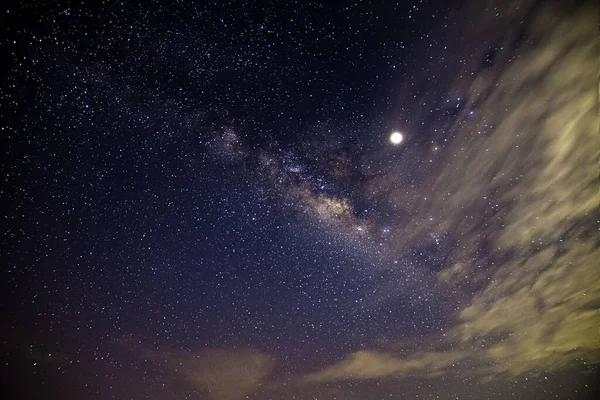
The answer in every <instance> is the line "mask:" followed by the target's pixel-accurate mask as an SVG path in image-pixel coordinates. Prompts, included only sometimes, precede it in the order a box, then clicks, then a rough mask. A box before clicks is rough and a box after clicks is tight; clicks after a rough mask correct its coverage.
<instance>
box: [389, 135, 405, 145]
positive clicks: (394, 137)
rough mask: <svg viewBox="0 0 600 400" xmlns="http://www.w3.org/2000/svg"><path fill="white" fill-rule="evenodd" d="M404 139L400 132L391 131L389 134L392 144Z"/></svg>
mask: <svg viewBox="0 0 600 400" xmlns="http://www.w3.org/2000/svg"><path fill="white" fill-rule="evenodd" d="M402 140H404V137H403V136H402V134H401V133H400V132H392V134H391V135H390V142H391V143H392V144H394V145H396V144H400V143H401V142H402Z"/></svg>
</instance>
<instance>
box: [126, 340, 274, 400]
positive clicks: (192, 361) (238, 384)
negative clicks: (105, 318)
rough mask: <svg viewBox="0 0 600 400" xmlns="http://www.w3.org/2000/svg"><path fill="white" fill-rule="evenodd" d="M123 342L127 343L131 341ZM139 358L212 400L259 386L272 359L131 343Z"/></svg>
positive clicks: (230, 399) (249, 352) (253, 353)
mask: <svg viewBox="0 0 600 400" xmlns="http://www.w3.org/2000/svg"><path fill="white" fill-rule="evenodd" d="M123 343H129V344H131V343H132V342H131V340H124V341H123ZM129 347H133V348H134V349H137V351H138V353H139V356H141V357H143V358H146V359H149V360H151V361H153V362H154V363H156V364H158V365H161V366H162V367H167V368H168V369H170V370H171V371H172V372H175V373H176V374H178V375H180V376H181V377H182V378H183V379H185V380H186V381H187V382H188V383H189V384H191V385H192V386H194V387H197V388H201V389H203V390H204V391H206V392H207V393H208V395H209V397H210V398H212V399H215V400H237V399H242V398H244V397H245V396H246V395H248V394H250V393H252V392H253V391H254V390H256V389H257V388H258V387H259V386H261V385H262V383H263V381H264V380H265V378H266V377H267V376H268V375H269V374H270V373H271V371H272V370H273V367H274V366H275V359H274V358H272V357H270V356H269V355H267V354H265V353H263V352H260V351H257V350H253V349H245V348H244V349H231V348H229V349H206V350H202V351H197V352H186V351H169V350H149V349H145V348H143V346H140V345H139V344H134V345H133V346H129Z"/></svg>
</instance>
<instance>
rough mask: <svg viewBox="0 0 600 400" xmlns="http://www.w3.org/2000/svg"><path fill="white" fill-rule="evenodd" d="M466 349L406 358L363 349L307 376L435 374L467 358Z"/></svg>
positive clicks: (336, 378) (341, 377)
mask: <svg viewBox="0 0 600 400" xmlns="http://www.w3.org/2000/svg"><path fill="white" fill-rule="evenodd" d="M465 356H466V354H465V353H463V352H458V351H457V352H426V353H418V354H413V355H412V356H411V357H410V358H406V359H402V358H398V357H394V356H392V355H390V354H386V353H382V352H377V351H369V350H363V351H358V352H356V353H353V354H351V355H349V356H348V357H346V358H345V359H343V360H342V361H340V362H339V363H337V364H334V365H332V366H330V367H327V368H325V369H323V370H321V371H318V372H315V373H312V374H308V375H306V376H305V378H304V379H305V381H307V382H328V381H341V380H364V379H377V378H388V377H395V376H400V375H410V374H413V373H419V374H423V371H426V372H427V373H429V374H433V375H435V374H436V373H437V372H438V371H440V370H441V369H444V368H448V367H450V366H452V365H453V364H455V363H457V362H459V361H460V360H462V359H464V358H465Z"/></svg>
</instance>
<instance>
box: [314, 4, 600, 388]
mask: <svg viewBox="0 0 600 400" xmlns="http://www.w3.org/2000/svg"><path fill="white" fill-rule="evenodd" d="M597 15H598V13H597V6H594V5H581V6H579V7H575V6H573V7H570V6H567V5H557V4H546V5H545V6H544V7H543V8H541V9H540V10H538V11H537V12H536V15H535V17H534V19H533V23H532V24H531V26H530V27H529V29H528V33H527V34H526V36H525V38H524V40H523V41H522V43H523V44H522V46H521V48H520V50H519V51H518V52H517V54H516V55H515V56H514V57H513V58H512V60H511V61H510V62H508V61H507V62H505V63H500V64H499V65H497V66H495V67H494V68H491V69H486V70H481V71H480V72H479V73H478V74H475V75H473V77H472V78H471V81H470V83H469V84H466V82H465V79H461V80H459V81H457V82H456V85H457V88H456V90H459V89H458V87H460V90H461V91H463V92H464V93H466V94H465V96H464V98H465V102H466V103H467V104H468V105H469V106H468V107H465V111H464V113H462V114H461V115H459V116H458V117H457V120H456V122H455V124H454V125H453V126H452V127H450V128H449V130H450V131H451V132H453V133H454V134H455V135H456V136H455V138H454V139H453V141H452V143H451V144H449V145H448V146H447V148H445V149H444V155H443V156H442V157H445V158H444V159H443V162H442V163H441V165H442V167H440V169H439V174H438V175H437V176H436V177H435V178H434V179H433V180H431V181H429V182H426V183H425V184H424V185H423V186H422V187H421V189H420V190H421V192H422V193H433V195H431V194H429V195H427V196H423V197H427V201H424V200H423V198H419V199H417V200H415V201H413V202H412V203H410V202H409V203H408V204H407V203H406V196H403V195H402V193H401V192H400V191H398V189H395V187H396V186H395V185H394V183H393V182H392V180H393V176H388V177H386V178H382V179H381V180H380V181H378V182H377V183H376V184H375V187H376V189H377V190H379V191H380V192H382V193H385V192H386V191H388V192H389V191H390V190H391V193H392V196H389V197H391V198H394V197H398V198H399V199H402V200H401V203H398V208H399V209H409V210H410V212H409V213H410V214H411V215H415V216H417V217H415V218H414V221H417V223H415V224H414V225H411V226H406V227H404V229H402V230H400V229H399V230H398V231H399V232H401V236H402V237H398V238H396V240H395V242H394V243H395V245H396V248H395V250H396V251H398V252H402V251H403V250H406V249H409V248H410V247H411V246H412V245H414V243H416V242H417V241H418V240H421V239H422V238H426V237H427V236H428V235H430V234H431V232H440V233H441V232H453V234H454V236H455V238H456V242H457V245H456V247H455V249H454V251H453V252H452V254H451V256H450V257H449V259H450V262H449V263H448V266H447V268H446V269H444V270H443V271H441V272H440V273H439V275H438V278H439V279H438V282H439V283H440V284H442V285H445V286H446V287H448V288H449V289H450V290H454V291H462V293H463V296H464V297H465V299H466V300H465V303H466V305H465V306H464V307H462V308H461V309H460V310H459V311H458V313H457V314H456V315H455V317H454V323H453V324H452V325H451V326H450V327H449V329H448V330H447V333H448V334H447V336H446V338H445V339H444V340H445V342H446V346H447V348H446V350H440V351H435V352H431V351H429V352H428V351H426V352H422V351H417V352H414V353H412V354H410V355H408V356H403V357H399V356H397V353H396V352H395V351H393V350H388V351H360V352H357V353H354V354H351V355H349V356H347V357H346V358H344V359H343V360H342V361H340V362H338V363H336V364H333V365H331V366H328V367H325V368H324V369H322V370H320V371H317V372H314V373H312V374H309V375H307V376H306V379H307V380H309V381H317V382H323V381H336V380H347V379H352V380H360V379H375V378H392V377H396V376H399V375H407V374H408V375H410V374H416V373H421V374H430V373H432V372H437V373H444V372H447V371H449V370H450V367H451V366H452V365H453V364H455V363H456V362H459V361H460V362H467V363H474V365H478V366H479V368H480V371H485V373H486V374H488V375H491V376H499V375H504V374H513V375H515V374H521V373H525V372H530V371H535V370H539V369H543V370H545V371H555V370H560V369H563V368H568V367H571V366H573V365H577V364H581V363H582V362H587V363H598V362H600V309H599V307H600V269H599V268H598V260H599V259H600V244H599V241H598V226H597V218H598V216H599V214H598V207H599V205H600V195H599V177H598V171H599V169H598V168H599V164H598V160H599V157H600V136H599V135H598V127H599V126H600V120H599V117H598V95H599V93H598V89H599V88H598V81H599V77H600V67H599V64H598V60H599V59H600V51H599V43H598V37H597V36H598V25H597ZM514 23H515V22H514V21H513V22H511V24H514ZM510 26H512V25H510ZM509 36H515V35H512V34H511V35H509ZM507 51H508V50H507ZM507 60H508V58H507ZM471 108H476V112H477V117H476V118H472V117H470V116H469V113H468V110H469V109H471ZM394 190H396V191H397V193H398V196H395V195H394V193H395V192H394ZM429 216H435V218H432V219H429V218H428V217H429ZM406 232H410V235H407V234H406ZM425 345H427V343H425ZM490 366H491V368H490Z"/></svg>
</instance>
